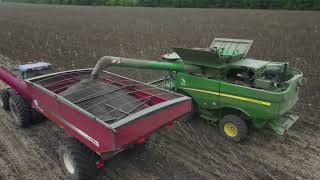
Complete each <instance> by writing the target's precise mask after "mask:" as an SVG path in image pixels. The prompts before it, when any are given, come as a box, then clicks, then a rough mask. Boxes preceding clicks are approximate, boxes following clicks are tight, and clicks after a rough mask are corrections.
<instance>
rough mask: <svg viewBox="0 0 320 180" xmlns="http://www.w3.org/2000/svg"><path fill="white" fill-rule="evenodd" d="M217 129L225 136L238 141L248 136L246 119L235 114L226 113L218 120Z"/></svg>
mask: <svg viewBox="0 0 320 180" xmlns="http://www.w3.org/2000/svg"><path fill="white" fill-rule="evenodd" d="M219 131H220V133H221V134H222V136H224V137H225V138H227V139H229V140H231V141H233V142H240V141H243V140H245V139H246V138H247V136H248V126H247V123H246V121H245V120H244V119H243V118H241V117H240V116H237V115H233V114H230V115H226V116H224V117H223V118H222V119H221V120H220V122H219Z"/></svg>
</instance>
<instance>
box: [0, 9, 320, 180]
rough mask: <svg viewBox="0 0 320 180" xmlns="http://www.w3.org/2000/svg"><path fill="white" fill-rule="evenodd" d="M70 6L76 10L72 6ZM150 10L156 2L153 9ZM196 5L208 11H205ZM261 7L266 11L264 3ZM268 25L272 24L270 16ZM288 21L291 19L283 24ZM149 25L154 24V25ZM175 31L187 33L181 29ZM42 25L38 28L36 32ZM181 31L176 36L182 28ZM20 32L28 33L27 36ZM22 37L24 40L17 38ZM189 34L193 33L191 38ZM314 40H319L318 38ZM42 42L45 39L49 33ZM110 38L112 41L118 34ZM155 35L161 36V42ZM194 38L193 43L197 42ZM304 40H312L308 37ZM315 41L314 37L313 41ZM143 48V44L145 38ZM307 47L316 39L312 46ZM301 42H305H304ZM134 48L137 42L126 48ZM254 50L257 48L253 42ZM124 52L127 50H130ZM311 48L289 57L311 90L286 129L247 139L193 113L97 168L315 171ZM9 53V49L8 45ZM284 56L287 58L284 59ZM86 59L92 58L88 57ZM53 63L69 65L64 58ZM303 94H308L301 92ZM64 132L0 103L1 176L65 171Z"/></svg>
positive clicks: (205, 175)
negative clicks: (24, 124) (23, 123)
mask: <svg viewBox="0 0 320 180" xmlns="http://www.w3.org/2000/svg"><path fill="white" fill-rule="evenodd" d="M1 8H2V9H1ZM21 9H22V7H18V8H12V5H10V6H8V7H0V14H1V13H4V12H6V13H4V14H2V15H3V16H2V17H0V24H1V26H2V27H0V28H4V30H3V31H2V32H3V33H4V32H6V31H5V30H6V29H5V28H6V27H4V26H3V22H6V21H7V20H6V18H8V17H9V16H10V17H11V18H12V19H17V18H13V17H16V16H17V15H16V14H14V15H12V14H10V13H11V12H12V10H21ZM27 9H28V8H27ZM30 9H32V10H34V7H33V6H32V8H29V11H30ZM100 10H101V9H100ZM137 10H139V9H137ZM1 11H2V12H1ZM29 11H26V12H28V13H29V15H30V14H32V13H34V12H31V11H30V12H29ZM73 11H75V10H74V9H73ZM148 11H149V10H148ZM156 11H160V10H159V9H156ZM190 11H191V10H190ZM201 12H202V13H204V14H205V15H207V14H206V13H205V12H203V11H201ZM241 12H242V11H241ZM28 13H27V14H28ZM86 13H88V12H86ZM218 13H222V12H218ZM312 13H314V12H312ZM312 13H311V15H312ZM241 14H242V13H240V16H241ZM267 14H272V13H271V11H270V12H269V11H267ZM311 15H307V17H309V16H310V17H311ZM95 16H97V14H95ZM154 16H157V15H154ZM199 16H201V14H200V15H199ZM26 17H27V16H26ZM33 18H34V17H33ZM158 18H159V17H158ZM229 18H230V17H229ZM289 19H290V18H289ZM41 21H43V19H42V20H41ZM306 21H308V20H306ZM290 22H291V21H290ZM24 23H25V22H22V21H16V22H15V23H12V24H10V27H11V28H12V32H13V31H14V30H13V29H15V28H21V27H24V25H22V24H24ZM34 23H35V22H34ZM185 23H186V24H188V21H187V20H186V21H185ZM233 23H235V22H233ZM273 25H274V26H276V24H273ZM291 25H292V22H291V24H290V23H289V25H288V26H291ZM26 27H27V26H26ZM30 27H31V26H30ZM30 27H29V26H28V27H27V28H26V29H25V30H26V31H27V30H28V28H30ZM308 27H309V26H308ZM39 28H40V27H39ZM50 28H54V27H50ZM150 28H151V29H152V27H150ZM223 28H226V27H221V29H220V31H219V30H217V31H218V32H220V33H221V32H222V29H223ZM31 29H32V28H31ZM20 30H21V29H20ZM20 30H19V32H21V33H22V34H23V31H22V30H21V31H20ZM154 30H155V29H154ZM180 30H181V29H180ZM303 30H304V29H302V30H301V31H303ZM79 31H82V30H79ZM155 31H156V30H155ZM181 32H183V33H185V31H182V30H181ZM294 32H296V34H295V33H293V36H295V35H299V33H298V32H300V30H297V31H294ZM3 33H2V34H1V33H0V37H2V38H0V43H4V42H7V39H5V37H7V36H9V35H8V34H7V35H6V36H5V34H3ZM41 33H44V32H41ZM41 33H40V35H42V34H41ZM47 33H48V32H47ZM183 33H182V35H181V36H185V34H183ZM13 34H14V33H13ZM302 34H303V32H302ZM11 35H12V34H11ZM242 35H243V34H242ZM313 35H314V34H311V35H308V38H309V37H315V38H316V37H318V34H317V36H315V35H314V36H313ZM243 36H244V35H243ZM260 36H261V37H260ZM263 36H264V34H260V35H259V37H260V38H263ZM44 37H45V36H44ZM301 37H306V36H301ZM20 38H21V37H20ZM25 38H29V37H27V36H25ZM8 39H10V38H8ZM71 39H72V37H71ZM181 39H182V38H181ZM310 39H312V38H310ZM20 41H23V38H22V39H20V40H19V42H20ZM35 41H37V40H35ZM190 41H193V40H192V39H190ZM315 41H316V42H319V41H318V40H315ZM48 42H50V41H49V40H48ZM279 42H280V41H279ZM281 42H282V41H281ZM301 42H302V40H299V41H298V40H297V42H296V43H301ZM303 42H304V43H307V42H308V41H307V40H304V41H303ZM112 43H115V44H116V43H117V42H112ZM149 43H150V42H149ZM159 43H160V44H161V42H159ZM193 43H194V44H198V43H199V42H193ZM200 43H202V44H203V43H204V42H202V41H201V42H200ZM87 45H88V44H87ZM306 45H307V46H308V47H310V48H311V46H312V43H310V44H308V43H307V44H306ZM317 45H319V44H316V45H315V46H317ZM7 46H8V47H4V45H0V50H1V51H0V52H1V53H3V54H5V52H6V50H12V48H9V46H12V47H14V48H15V49H14V50H15V51H16V52H17V53H19V52H21V53H20V54H26V52H29V51H30V50H29V51H26V52H23V51H24V49H23V48H19V47H21V46H20V45H19V46H18V45H13V44H7ZM48 46H50V43H48ZM288 46H289V45H288ZM270 47H272V46H270ZM317 47H319V46H317ZM6 48H7V49H6ZM32 48H37V47H32ZM141 48H142V49H143V48H146V49H148V47H146V46H143V47H141ZM312 48H314V47H313V46H312ZM22 49H23V50H22ZM128 49H130V48H128ZM305 49H308V48H307V47H305ZM14 50H12V52H13V51H14ZM131 50H132V49H131ZM134 50H136V49H133V50H132V51H134ZM110 51H111V50H110ZM254 52H258V51H257V49H256V50H255V51H254ZM279 52H280V51H279ZM279 52H278V53H279ZM281 52H282V51H281ZM291 52H293V53H296V52H298V51H295V49H293V48H291V49H290V51H289V50H288V51H285V53H284V55H283V56H286V55H287V54H290V53H291ZM125 53H128V55H131V54H130V53H129V50H128V51H126V52H125ZM160 53H161V52H160ZM270 53H271V52H270ZM299 53H300V52H299ZM312 53H313V55H312ZM312 53H308V54H307V55H306V56H303V54H302V55H301V54H300V58H305V57H310V58H312V59H310V61H308V63H305V62H303V63H301V62H293V64H294V65H296V66H297V67H300V66H301V67H302V68H303V70H304V71H305V73H306V74H307V77H308V79H309V80H308V81H307V82H306V83H307V85H306V86H307V89H308V90H314V91H311V93H310V92H309V94H308V93H304V96H303V97H302V98H303V99H302V100H301V101H300V102H299V103H298V104H297V106H296V107H295V109H294V111H296V112H298V113H299V114H301V119H300V120H299V121H298V122H297V123H296V124H295V125H294V126H293V127H292V128H291V129H290V131H289V133H288V135H287V136H285V137H277V136H275V135H273V134H272V133H270V132H269V131H267V130H262V131H254V132H252V134H251V136H250V138H249V139H248V140H247V141H245V142H243V143H240V144H236V143H232V142H228V141H226V140H224V139H223V138H222V137H221V136H220V135H219V133H218V129H217V128H216V127H208V126H207V125H206V124H205V123H204V122H202V121H201V119H193V120H192V121H191V122H190V123H187V124H186V123H183V122H180V121H177V123H176V125H175V128H174V129H162V130H161V131H159V132H158V133H157V134H155V135H154V136H153V137H152V139H151V141H150V143H149V145H148V148H147V151H145V152H143V153H138V152H123V153H120V154H119V155H117V156H115V157H114V158H113V159H112V160H110V161H108V162H106V166H105V167H104V168H103V169H101V171H100V172H99V178H100V179H122V180H126V179H128V180H130V179H148V180H149V179H177V180H180V179H181V180H182V179H301V180H302V179H320V140H319V135H320V125H319V118H320V117H319V116H320V105H319V103H317V102H319V100H320V99H319V96H318V95H319V92H317V90H318V85H319V83H318V84H315V83H316V82H317V81H316V77H313V76H317V74H319V72H318V71H317V69H318V68H312V63H310V62H315V60H319V59H316V57H318V54H316V53H315V52H314V51H312ZM8 54H9V55H10V53H8ZM40 54H41V53H40ZM258 54H259V53H258ZM9 55H8V56H9ZM27 55H28V54H27ZM33 55H34V54H33ZM49 55H53V54H46V55H45V56H49ZM134 55H135V56H139V55H138V54H134ZM264 55H268V54H264ZM34 56H37V55H34ZM45 56H44V57H45ZM140 56H143V55H140ZM150 56H151V55H150ZM22 57H23V55H21V56H19V57H17V56H13V55H10V58H8V57H5V56H0V64H1V65H4V66H6V67H9V68H13V67H14V65H15V64H17V63H20V62H24V61H25V60H21V59H23V58H22ZM52 59H53V60H52V63H56V64H55V65H61V64H63V61H62V60H59V61H58V60H57V61H55V60H54V58H53V57H52ZM20 60H21V61H20ZM312 60H314V61H312ZM290 61H293V60H292V59H290ZM90 63H91V64H92V63H93V62H91V61H90ZM82 65H85V63H84V62H82ZM59 67H60V68H69V66H66V67H62V66H59ZM135 73H136V71H133V73H132V72H131V74H130V72H129V74H130V77H132V76H131V75H132V74H135ZM312 83H314V84H312ZM1 86H3V85H1ZM307 96H309V97H308V98H307ZM312 99H313V100H314V101H315V103H311V102H312V101H310V100H312ZM65 138H67V135H66V134H65V133H64V132H63V131H62V130H60V129H59V128H58V127H57V126H55V124H53V123H52V122H51V121H49V120H47V121H44V122H41V123H37V124H34V125H32V126H31V127H29V128H27V129H19V128H16V127H15V126H14V125H13V123H12V121H11V116H10V113H9V112H5V111H3V110H0V179H30V180H31V179H32V180H37V179H39V180H42V179H67V177H66V175H65V173H64V172H63V170H62V166H61V165H60V163H59V158H58V154H57V149H58V146H59V145H60V144H61V143H62V142H63V141H64V139H65Z"/></svg>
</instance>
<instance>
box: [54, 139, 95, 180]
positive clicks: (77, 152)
mask: <svg viewBox="0 0 320 180" xmlns="http://www.w3.org/2000/svg"><path fill="white" fill-rule="evenodd" d="M64 152H68V153H70V154H71V156H72V157H71V158H72V160H73V163H74V167H75V173H74V174H73V175H71V174H69V173H68V171H66V172H67V173H68V175H69V176H70V177H71V178H72V179H75V180H84V179H95V178H96V174H97V167H96V163H97V161H98V160H99V158H98V156H97V155H96V154H95V153H94V152H92V151H91V150H90V149H88V148H87V147H86V146H84V145H83V144H81V143H80V142H79V141H77V140H76V139H74V138H70V139H68V140H67V141H66V142H65V143H64V144H63V145H62V146H60V148H59V155H60V159H61V162H62V164H63V163H64V162H63V153H64Z"/></svg>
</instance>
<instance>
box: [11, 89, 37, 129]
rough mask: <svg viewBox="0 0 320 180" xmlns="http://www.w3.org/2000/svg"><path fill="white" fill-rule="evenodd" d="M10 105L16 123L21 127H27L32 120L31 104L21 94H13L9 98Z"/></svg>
mask: <svg viewBox="0 0 320 180" xmlns="http://www.w3.org/2000/svg"><path fill="white" fill-rule="evenodd" d="M9 106H10V110H11V114H12V117H13V120H14V123H15V124H16V125H17V126H18V127H21V128H24V127H27V126H28V125H29V124H30V122H31V117H32V115H31V106H30V104H29V102H28V101H27V100H26V99H25V98H24V97H23V96H21V95H18V94H12V95H11V96H10V98H9Z"/></svg>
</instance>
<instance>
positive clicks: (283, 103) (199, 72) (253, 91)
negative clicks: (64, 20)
mask: <svg viewBox="0 0 320 180" xmlns="http://www.w3.org/2000/svg"><path fill="white" fill-rule="evenodd" d="M252 42H253V41H251V40H239V39H222V38H216V39H215V40H214V41H213V43H212V45H211V46H210V48H206V49H204V48H193V49H189V48H173V50H174V51H175V53H173V54H166V55H164V56H163V59H164V60H165V61H164V62H160V61H144V60H138V59H131V58H119V57H104V58H102V59H101V60H100V61H99V63H98V64H97V67H96V69H95V70H94V71H93V76H96V75H98V74H99V70H100V69H102V67H106V66H122V67H133V68H143V69H154V70H166V71H169V77H167V78H164V79H160V80H157V81H154V82H152V83H151V84H155V85H159V86H161V87H164V88H167V89H169V90H172V91H175V92H179V93H181V94H184V95H188V96H190V97H192V99H193V110H192V114H196V113H198V114H199V115H200V116H201V117H202V118H204V119H206V120H208V121H209V122H210V123H213V124H214V123H219V130H220V132H221V134H222V135H223V136H225V137H226V138H228V139H230V140H233V141H237V142H238V141H241V140H243V139H245V138H246V137H247V135H248V131H249V130H248V126H249V125H251V124H252V125H253V126H254V127H256V128H264V127H269V128H270V129H272V130H273V131H274V132H275V133H276V134H278V135H283V134H284V133H285V132H286V131H287V130H288V129H289V128H290V127H291V126H292V125H293V124H294V122H295V121H296V120H297V119H298V116H297V115H295V114H293V113H290V112H289V111H290V109H291V108H292V107H293V106H294V105H295V104H296V102H297V101H298V95H299V89H300V86H301V83H302V78H303V74H302V72H301V71H299V70H298V69H294V68H291V67H289V64H288V63H287V62H271V61H262V60H256V59H250V58H247V57H246V55H247V53H248V51H249V49H250V47H251V44H252Z"/></svg>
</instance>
